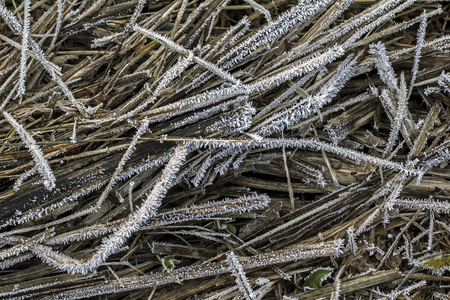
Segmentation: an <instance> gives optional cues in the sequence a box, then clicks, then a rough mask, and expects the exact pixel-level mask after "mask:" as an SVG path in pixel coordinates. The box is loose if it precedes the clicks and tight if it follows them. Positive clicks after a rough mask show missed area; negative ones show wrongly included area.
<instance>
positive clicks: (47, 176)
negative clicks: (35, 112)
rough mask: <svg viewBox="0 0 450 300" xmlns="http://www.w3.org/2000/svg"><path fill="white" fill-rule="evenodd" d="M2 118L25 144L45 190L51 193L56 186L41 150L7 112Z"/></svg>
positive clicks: (4, 112) (53, 176)
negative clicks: (42, 180)
mask: <svg viewBox="0 0 450 300" xmlns="http://www.w3.org/2000/svg"><path fill="white" fill-rule="evenodd" d="M2 113H3V116H4V117H5V119H6V121H8V123H9V124H11V126H12V127H13V128H14V129H15V130H16V131H17V133H18V134H19V135H20V137H21V139H22V141H23V142H24V143H25V145H26V146H27V148H28V149H29V150H30V153H31V156H32V157H33V160H34V162H35V163H36V168H37V170H38V172H39V174H40V175H41V176H42V178H43V179H44V185H45V187H46V188H47V190H49V191H51V190H52V189H53V188H54V187H55V185H56V183H55V182H56V178H55V175H53V172H52V169H51V168H50V164H49V163H48V161H47V160H46V159H45V157H44V153H43V152H42V150H41V148H39V146H38V145H37V144H36V141H35V140H34V138H33V137H32V136H31V135H30V134H29V133H28V132H27V131H26V129H25V127H23V126H22V125H21V124H19V122H17V121H16V119H14V118H13V116H11V115H10V114H9V113H8V112H6V111H3V112H2Z"/></svg>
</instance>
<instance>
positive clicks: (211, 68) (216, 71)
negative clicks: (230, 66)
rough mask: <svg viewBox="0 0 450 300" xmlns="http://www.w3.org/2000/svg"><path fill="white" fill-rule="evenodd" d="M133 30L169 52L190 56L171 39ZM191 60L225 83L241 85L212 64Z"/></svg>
mask: <svg viewBox="0 0 450 300" xmlns="http://www.w3.org/2000/svg"><path fill="white" fill-rule="evenodd" d="M134 29H135V30H136V31H138V32H140V33H142V34H143V35H145V36H147V37H149V38H151V39H153V40H155V41H157V42H158V43H160V44H162V45H164V46H166V47H167V48H170V49H171V50H173V51H175V52H178V53H180V54H183V55H185V56H190V55H192V51H191V50H188V49H185V48H184V47H182V46H180V45H179V44H177V43H175V42H174V41H172V40H171V39H168V38H166V37H164V36H162V35H160V34H158V33H156V32H154V31H152V30H147V29H144V28H142V27H139V26H134ZM193 60H194V61H195V62H196V63H198V64H199V65H201V66H202V67H204V68H206V69H208V70H209V71H211V72H212V73H214V74H216V75H218V76H220V77H222V78H223V79H225V80H226V81H229V82H231V83H233V84H235V85H241V81H240V80H238V79H236V78H235V77H234V76H233V75H231V74H230V73H229V72H227V71H225V70H223V69H221V68H219V67H218V66H216V65H214V64H213V63H210V62H208V61H205V60H204V59H201V58H200V57H198V56H193Z"/></svg>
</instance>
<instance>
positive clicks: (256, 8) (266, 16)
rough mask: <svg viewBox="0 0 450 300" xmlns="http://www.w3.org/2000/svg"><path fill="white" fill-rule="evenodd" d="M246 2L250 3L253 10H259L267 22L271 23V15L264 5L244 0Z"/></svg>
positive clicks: (251, 0)
mask: <svg viewBox="0 0 450 300" xmlns="http://www.w3.org/2000/svg"><path fill="white" fill-rule="evenodd" d="M244 1H245V2H247V3H248V4H250V5H251V6H252V7H253V9H254V10H256V11H258V12H260V13H261V14H262V15H264V17H265V18H266V19H267V23H272V17H271V16H270V12H269V11H268V10H267V9H265V8H264V6H261V5H259V4H258V3H256V2H255V1H253V0H244Z"/></svg>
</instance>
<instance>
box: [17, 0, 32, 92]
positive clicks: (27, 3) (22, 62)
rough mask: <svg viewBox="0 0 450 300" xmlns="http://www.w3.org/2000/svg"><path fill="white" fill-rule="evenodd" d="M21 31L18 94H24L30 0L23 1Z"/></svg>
mask: <svg viewBox="0 0 450 300" xmlns="http://www.w3.org/2000/svg"><path fill="white" fill-rule="evenodd" d="M23 18H24V20H23V31H22V49H21V57H20V77H19V91H18V92H19V94H20V95H24V94H25V78H26V77H27V56H28V55H27V51H28V37H29V35H30V0H25V2H24V13H23Z"/></svg>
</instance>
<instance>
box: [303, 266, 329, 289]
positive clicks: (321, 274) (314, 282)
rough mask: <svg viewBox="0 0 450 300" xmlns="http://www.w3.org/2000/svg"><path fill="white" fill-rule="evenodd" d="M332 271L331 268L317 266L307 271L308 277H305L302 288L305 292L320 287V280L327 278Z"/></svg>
mask: <svg viewBox="0 0 450 300" xmlns="http://www.w3.org/2000/svg"><path fill="white" fill-rule="evenodd" d="M332 272H333V269H332V268H318V269H315V270H313V271H312V272H311V273H309V275H308V277H306V278H305V284H304V285H303V290H304V291H305V292H306V291H310V290H315V289H318V288H320V287H321V286H322V282H324V281H325V280H326V279H327V278H329V277H330V276H331V273H332Z"/></svg>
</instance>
